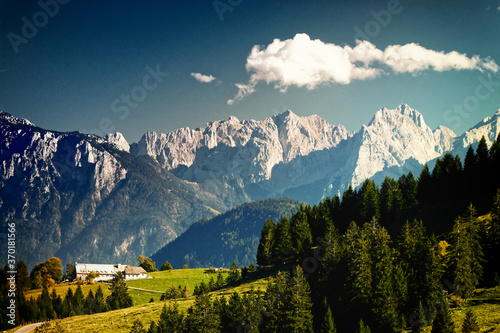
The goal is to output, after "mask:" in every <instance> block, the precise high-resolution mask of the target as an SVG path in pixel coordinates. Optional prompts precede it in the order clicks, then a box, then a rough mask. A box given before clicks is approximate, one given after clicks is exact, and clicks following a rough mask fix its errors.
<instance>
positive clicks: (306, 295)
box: [285, 266, 313, 333]
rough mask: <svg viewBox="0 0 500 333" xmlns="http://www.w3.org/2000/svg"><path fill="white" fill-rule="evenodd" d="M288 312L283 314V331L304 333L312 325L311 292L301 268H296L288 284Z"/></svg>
mask: <svg viewBox="0 0 500 333" xmlns="http://www.w3.org/2000/svg"><path fill="white" fill-rule="evenodd" d="M288 288H289V292H288V298H289V300H288V304H287V307H288V311H286V312H285V321H286V323H285V331H286V332H293V333H301V332H306V331H307V327H308V326H309V324H310V323H312V318H313V316H312V313H311V307H312V303H311V296H310V294H311V290H310V287H309V283H308V282H307V280H306V278H305V276H304V271H303V270H302V267H300V266H296V267H295V268H294V270H293V274H292V277H291V279H290V281H289V283H288Z"/></svg>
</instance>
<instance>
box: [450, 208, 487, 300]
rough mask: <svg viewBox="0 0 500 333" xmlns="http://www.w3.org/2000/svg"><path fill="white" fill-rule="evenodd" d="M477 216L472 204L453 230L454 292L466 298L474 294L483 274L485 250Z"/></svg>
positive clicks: (459, 218)
mask: <svg viewBox="0 0 500 333" xmlns="http://www.w3.org/2000/svg"><path fill="white" fill-rule="evenodd" d="M476 216H477V214H476V209H475V208H474V207H473V206H472V205H470V206H469V208H468V209H467V212H466V213H465V214H463V215H462V216H460V217H458V218H457V219H455V223H454V225H453V230H452V232H451V251H450V269H449V270H450V274H451V277H452V278H453V280H454V285H453V287H454V292H455V293H456V294H458V295H459V296H460V297H462V298H465V299H467V298H469V297H470V296H472V293H473V292H474V289H475V287H476V286H477V285H478V283H479V281H480V279H481V276H482V274H483V268H482V264H481V261H482V258H483V252H482V247H481V243H480V239H479V229H478V225H477V217H476Z"/></svg>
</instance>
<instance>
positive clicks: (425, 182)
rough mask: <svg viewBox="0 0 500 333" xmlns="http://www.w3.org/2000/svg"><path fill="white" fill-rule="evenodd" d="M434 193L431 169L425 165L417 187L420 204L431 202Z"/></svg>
mask: <svg viewBox="0 0 500 333" xmlns="http://www.w3.org/2000/svg"><path fill="white" fill-rule="evenodd" d="M431 191H432V177H431V174H430V172H429V167H428V166H427V164H424V166H423V168H422V172H420V176H419V177H418V186H417V199H418V201H420V202H423V201H429V199H430V196H431Z"/></svg>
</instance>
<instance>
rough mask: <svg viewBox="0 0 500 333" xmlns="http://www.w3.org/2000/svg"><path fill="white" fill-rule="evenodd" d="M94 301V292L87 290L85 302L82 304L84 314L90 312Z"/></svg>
mask: <svg viewBox="0 0 500 333" xmlns="http://www.w3.org/2000/svg"><path fill="white" fill-rule="evenodd" d="M94 303H95V298H94V292H93V291H92V290H89V293H88V294H87V297H86V298H85V304H84V306H83V310H84V312H85V314H91V313H92V311H93V309H94V306H95V305H94Z"/></svg>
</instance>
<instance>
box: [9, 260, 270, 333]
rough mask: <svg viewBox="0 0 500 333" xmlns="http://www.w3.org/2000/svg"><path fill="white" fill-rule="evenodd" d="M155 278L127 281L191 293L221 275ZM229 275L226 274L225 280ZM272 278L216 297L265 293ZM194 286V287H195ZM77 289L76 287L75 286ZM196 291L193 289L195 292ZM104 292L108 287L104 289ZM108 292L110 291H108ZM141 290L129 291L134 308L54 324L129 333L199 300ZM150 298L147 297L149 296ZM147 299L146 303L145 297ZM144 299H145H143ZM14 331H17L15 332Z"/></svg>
mask: <svg viewBox="0 0 500 333" xmlns="http://www.w3.org/2000/svg"><path fill="white" fill-rule="evenodd" d="M150 275H151V276H152V277H153V278H152V279H144V280H135V281H127V285H129V286H131V287H132V286H133V287H136V288H143V289H149V290H157V291H164V290H165V289H166V286H168V287H170V286H172V285H174V286H177V285H179V284H180V285H182V286H183V285H184V283H188V284H189V287H190V292H191V293H192V292H193V289H194V286H195V285H196V284H199V283H200V282H201V281H204V282H208V281H209V280H210V278H211V277H212V276H213V277H214V279H216V278H217V274H206V273H205V269H180V270H173V271H170V272H154V273H150ZM226 276H227V273H226V274H225V277H226ZM268 279H269V277H265V276H264V277H262V278H260V279H258V280H255V281H251V282H246V283H245V282H242V283H240V284H238V285H236V286H231V287H227V288H223V289H220V290H216V291H213V292H212V293H211V295H212V296H215V297H220V296H229V295H231V294H232V293H233V292H235V291H237V292H239V293H245V292H248V291H250V290H251V289H254V290H265V288H266V286H267V281H268ZM191 286H192V287H191ZM64 287H65V288H63V286H57V287H56V292H58V293H59V292H65V291H66V290H67V288H68V286H64ZM83 287H87V289H88V290H90V289H92V288H95V289H97V286H96V285H89V286H82V288H83ZM74 288H76V286H74ZM191 288H192V289H191ZM103 290H104V287H103ZM106 290H107V288H106ZM136 292H137V291H136V290H131V289H129V294H130V295H131V296H132V299H133V300H134V302H136V303H134V306H132V307H130V308H126V309H121V310H115V311H109V312H105V313H98V314H92V315H83V316H74V317H69V318H65V319H61V320H55V321H53V324H52V325H55V323H59V324H60V325H61V327H62V328H63V329H64V330H65V331H68V332H79V333H86V332H88V333H90V332H104V333H107V332H109V333H111V332H128V331H129V330H130V328H131V327H132V324H133V323H134V321H136V320H140V321H141V322H142V323H143V324H145V326H149V323H150V322H151V321H152V320H155V321H156V320H158V319H159V317H160V312H161V310H162V308H163V306H164V305H165V304H167V305H168V304H173V303H174V302H175V303H177V304H178V305H179V309H180V310H181V311H183V312H186V311H187V309H188V308H189V307H190V306H191V305H193V304H194V301H195V297H194V296H190V297H188V298H185V299H182V298H181V299H177V300H173V301H164V302H159V298H160V296H161V294H159V293H147V292H144V294H141V293H139V294H140V295H139V296H138V295H135V293H136ZM39 293H41V291H32V293H31V294H32V295H33V296H34V295H38V294H39ZM145 295H147V296H145ZM144 297H146V298H147V300H146V301H144V300H145V298H144ZM151 297H153V298H154V299H155V302H153V303H148V302H149V298H151ZM143 298H144V299H143ZM8 332H9V333H10V332H15V329H14V330H12V331H8Z"/></svg>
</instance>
